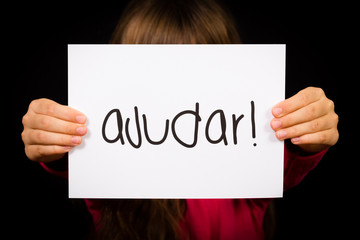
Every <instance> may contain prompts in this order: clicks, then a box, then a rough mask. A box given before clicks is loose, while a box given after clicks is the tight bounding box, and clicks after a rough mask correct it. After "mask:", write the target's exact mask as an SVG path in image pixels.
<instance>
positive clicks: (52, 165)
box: [40, 155, 68, 178]
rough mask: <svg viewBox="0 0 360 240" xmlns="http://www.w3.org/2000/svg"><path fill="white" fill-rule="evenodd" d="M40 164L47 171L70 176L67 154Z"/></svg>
mask: <svg viewBox="0 0 360 240" xmlns="http://www.w3.org/2000/svg"><path fill="white" fill-rule="evenodd" d="M40 165H41V166H42V167H43V168H44V169H45V171H47V172H48V173H51V174H53V175H55V176H59V177H63V178H68V157H67V155H65V156H64V157H63V158H62V159H59V160H57V161H54V162H49V163H43V162H41V163H40Z"/></svg>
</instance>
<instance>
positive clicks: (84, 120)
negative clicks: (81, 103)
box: [75, 115, 86, 123]
mask: <svg viewBox="0 0 360 240" xmlns="http://www.w3.org/2000/svg"><path fill="white" fill-rule="evenodd" d="M75 119H76V121H77V122H78V123H85V122H86V117H85V116H84V115H78V116H76V117H75Z"/></svg>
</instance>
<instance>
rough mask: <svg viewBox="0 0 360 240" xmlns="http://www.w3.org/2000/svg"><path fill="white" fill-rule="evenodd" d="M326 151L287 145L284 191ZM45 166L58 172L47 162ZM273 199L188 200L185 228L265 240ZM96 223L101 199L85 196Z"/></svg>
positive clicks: (202, 235)
mask: <svg viewBox="0 0 360 240" xmlns="http://www.w3.org/2000/svg"><path fill="white" fill-rule="evenodd" d="M325 153H326V150H325V151H322V152H319V153H316V154H314V155H311V156H298V155H296V154H294V153H292V152H290V151H289V150H288V149H287V148H285V152H284V159H285V160H284V190H287V189H289V188H291V187H294V186H296V185H297V184H299V183H300V182H301V181H302V179H303V178H304V177H305V176H306V175H307V173H308V172H310V171H311V170H312V169H313V168H314V167H315V166H316V165H317V164H318V163H319V161H320V160H321V158H322V157H323V155H324V154H325ZM42 166H43V167H44V168H45V169H46V170H47V171H49V172H51V173H54V174H56V175H61V176H67V172H61V173H60V172H55V171H53V170H51V169H49V168H48V167H46V165H45V164H42ZM271 200H272V199H271V198H263V199H187V200H186V203H187V212H186V214H185V220H184V222H182V223H181V225H182V227H183V228H185V229H186V231H187V232H188V233H189V236H190V239H214V240H215V239H222V240H223V239H247V240H251V239H259V240H260V239H264V231H263V219H264V215H265V212H266V209H267V207H268V205H269V203H270V202H271ZM85 203H86V205H87V207H88V210H89V212H90V213H91V215H92V217H93V220H94V223H95V226H98V224H97V223H98V222H99V220H100V216H101V215H100V214H101V212H100V209H101V208H100V207H101V206H99V202H97V201H96V200H91V199H85Z"/></svg>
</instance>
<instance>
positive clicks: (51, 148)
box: [21, 98, 87, 162]
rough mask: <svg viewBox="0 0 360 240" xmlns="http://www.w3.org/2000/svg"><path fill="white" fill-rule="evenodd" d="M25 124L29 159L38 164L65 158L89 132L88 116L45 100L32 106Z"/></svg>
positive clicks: (24, 137)
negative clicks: (86, 123) (86, 124)
mask: <svg viewBox="0 0 360 240" xmlns="http://www.w3.org/2000/svg"><path fill="white" fill-rule="evenodd" d="M22 122H23V126H24V130H23V132H22V134H21V137H22V140H23V142H24V145H25V153H26V156H27V157H28V158H29V159H30V160H32V161H37V162H50V161H54V160H58V159H60V158H62V157H63V156H64V155H65V153H67V152H68V151H70V150H71V149H72V148H73V147H75V146H78V145H79V144H81V141H82V136H84V135H85V134H86V132H87V128H86V126H85V125H84V124H85V122H86V117H85V115H84V114H82V113H81V112H79V111H77V110H75V109H72V108H70V107H68V106H64V105H60V104H58V103H56V102H54V101H52V100H49V99H44V98H43V99H37V100H34V101H32V102H31V103H30V105H29V109H28V111H27V113H26V114H25V115H24V117H23V120H22Z"/></svg>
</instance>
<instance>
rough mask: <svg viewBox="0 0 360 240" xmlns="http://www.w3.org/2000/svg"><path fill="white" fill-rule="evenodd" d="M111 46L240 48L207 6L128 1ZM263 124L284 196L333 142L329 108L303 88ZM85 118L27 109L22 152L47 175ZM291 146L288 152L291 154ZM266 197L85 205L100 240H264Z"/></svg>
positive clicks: (47, 107) (45, 103)
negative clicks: (276, 155)
mask: <svg viewBox="0 0 360 240" xmlns="http://www.w3.org/2000/svg"><path fill="white" fill-rule="evenodd" d="M124 13H125V14H124V15H123V16H122V18H121V19H120V21H119V24H118V26H117V28H116V29H115V31H114V33H113V37H112V39H111V43H117V44H119V43H182V44H186V43H193V44H205V43H212V44H229V43H240V38H239V36H238V33H237V31H236V28H235V25H234V23H233V20H232V19H231V18H230V17H229V14H228V13H227V12H225V11H224V9H223V8H221V7H220V6H219V5H218V4H216V3H215V2H213V1H212V0H188V1H185V0H182V1H177V0H173V1H168V0H141V1H132V2H131V3H130V5H129V6H128V7H127V9H126V10H125V12H124ZM272 114H273V115H274V118H273V119H272V121H271V122H270V123H269V124H270V125H271V127H272V128H273V129H274V134H275V135H276V137H277V138H278V139H279V140H285V139H289V140H290V141H291V143H289V144H288V145H287V146H286V148H285V152H284V159H285V163H284V190H287V189H289V188H291V187H293V186H295V185H297V184H298V183H299V182H300V181H301V180H302V179H303V178H304V177H305V176H306V174H307V173H308V172H309V171H311V170H312V169H313V168H314V167H315V166H316V165H317V164H318V162H319V161H320V160H321V158H322V156H323V155H324V154H325V152H326V149H328V148H329V147H330V146H333V145H334V144H335V143H336V142H337V140H338V136H339V134H338V131H337V123H338V116H337V115H336V113H335V112H334V103H333V102H332V101H331V100H329V99H328V98H327V97H326V95H325V94H324V92H323V91H322V90H321V89H319V88H314V87H309V88H306V89H304V90H302V91H300V92H299V93H297V94H296V95H294V96H293V97H291V98H288V99H286V100H284V101H282V102H280V103H278V104H276V105H275V106H274V107H273V109H272ZM85 123H86V116H85V115H84V114H83V113H81V112H79V111H78V110H75V109H72V108H71V107H68V106H63V105H60V104H58V103H56V102H54V101H52V100H49V99H37V100H34V101H32V102H31V103H30V105H29V109H28V112H27V113H26V114H25V116H24V117H23V125H24V131H23V133H22V139H23V142H24V144H25V153H26V155H27V156H28V158H29V159H30V160H32V161H37V162H41V164H42V166H43V167H44V168H45V169H46V170H47V171H49V172H52V173H54V174H57V175H63V176H67V172H66V169H63V170H64V171H59V166H60V167H61V163H63V162H64V161H66V158H65V154H66V153H67V152H68V151H70V150H71V149H72V148H74V147H76V146H78V145H80V144H81V142H82V137H83V136H84V135H86V132H87V127H86V126H85ZM290 148H291V150H290ZM271 200H272V199H232V200H231V199H186V200H177V199H171V200H170V199H169V200H168V199H163V200H161V199H156V200H142V199H137V200H90V199H87V200H85V201H86V204H87V206H88V209H89V211H90V213H91V214H92V216H93V220H94V223H95V226H96V229H97V230H98V236H99V238H101V239H263V238H264V234H263V229H262V225H263V218H264V214H265V211H266V209H267V207H268V205H269V203H270V202H271Z"/></svg>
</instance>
